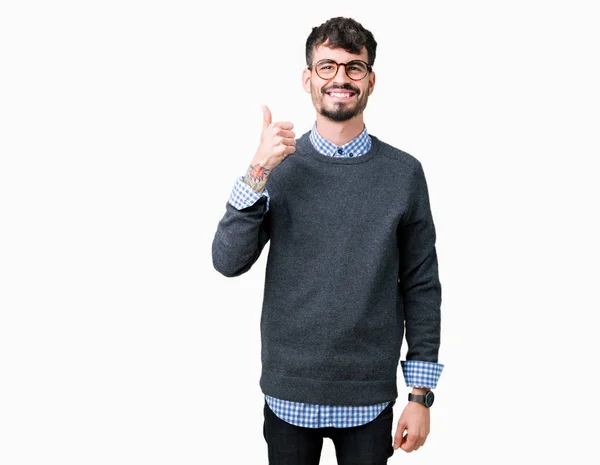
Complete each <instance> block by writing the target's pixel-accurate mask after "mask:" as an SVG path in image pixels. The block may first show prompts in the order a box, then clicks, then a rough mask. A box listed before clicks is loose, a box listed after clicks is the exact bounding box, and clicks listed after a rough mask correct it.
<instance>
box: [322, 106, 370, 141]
mask: <svg viewBox="0 0 600 465" xmlns="http://www.w3.org/2000/svg"><path fill="white" fill-rule="evenodd" d="M364 129H365V123H364V121H363V115H362V113H361V114H359V115H356V116H355V117H354V118H352V119H350V120H348V121H332V120H330V119H329V118H325V117H324V116H323V115H321V114H320V113H317V131H318V132H319V134H321V136H323V137H324V138H325V139H327V140H328V141H330V142H332V143H334V144H335V145H338V146H341V145H344V144H347V143H348V142H350V141H351V140H352V139H355V138H356V137H357V136H358V135H359V134H360V133H361V132H363V130H364Z"/></svg>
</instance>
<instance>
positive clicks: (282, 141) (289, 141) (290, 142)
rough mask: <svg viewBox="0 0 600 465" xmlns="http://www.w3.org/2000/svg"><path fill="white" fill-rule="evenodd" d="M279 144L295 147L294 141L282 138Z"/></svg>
mask: <svg viewBox="0 0 600 465" xmlns="http://www.w3.org/2000/svg"><path fill="white" fill-rule="evenodd" d="M281 143H282V144H284V145H296V139H291V138H287V137H284V138H283V139H281Z"/></svg>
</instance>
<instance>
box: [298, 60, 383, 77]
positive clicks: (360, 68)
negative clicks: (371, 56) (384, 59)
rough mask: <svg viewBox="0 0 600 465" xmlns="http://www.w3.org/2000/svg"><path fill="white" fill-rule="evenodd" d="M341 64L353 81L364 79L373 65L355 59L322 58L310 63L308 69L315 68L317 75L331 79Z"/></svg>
mask: <svg viewBox="0 0 600 465" xmlns="http://www.w3.org/2000/svg"><path fill="white" fill-rule="evenodd" d="M341 65H344V70H345V71H346V76H348V77H349V78H350V79H352V80H353V81H360V80H361V79H363V78H364V77H365V76H366V75H367V73H368V72H370V71H372V69H373V68H372V67H371V65H369V64H368V63H367V62H365V61H362V60H353V61H349V62H348V63H337V62H335V61H333V60H329V59H325V60H320V61H318V62H317V63H315V64H311V65H308V69H310V68H313V67H314V69H315V71H316V72H317V76H319V77H320V78H321V79H325V80H327V79H331V78H332V77H333V76H335V75H336V74H337V72H338V69H339V67H340V66H341Z"/></svg>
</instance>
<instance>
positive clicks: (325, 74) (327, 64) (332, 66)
mask: <svg viewBox="0 0 600 465" xmlns="http://www.w3.org/2000/svg"><path fill="white" fill-rule="evenodd" d="M316 68H317V74H318V75H319V76H321V78H322V79H329V78H332V77H333V76H335V74H336V73H337V64H336V63H335V61H331V60H322V61H319V62H318V63H317V66H316Z"/></svg>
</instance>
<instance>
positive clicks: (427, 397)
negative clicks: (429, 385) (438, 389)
mask: <svg viewBox="0 0 600 465" xmlns="http://www.w3.org/2000/svg"><path fill="white" fill-rule="evenodd" d="M433 399H435V396H434V395H433V391H427V393H426V394H425V405H427V407H431V406H432V405H433Z"/></svg>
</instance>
